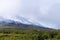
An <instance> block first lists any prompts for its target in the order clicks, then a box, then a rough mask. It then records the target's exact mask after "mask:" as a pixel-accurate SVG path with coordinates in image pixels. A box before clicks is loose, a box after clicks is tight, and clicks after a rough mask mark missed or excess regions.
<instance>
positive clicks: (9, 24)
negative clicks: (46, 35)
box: [0, 17, 49, 29]
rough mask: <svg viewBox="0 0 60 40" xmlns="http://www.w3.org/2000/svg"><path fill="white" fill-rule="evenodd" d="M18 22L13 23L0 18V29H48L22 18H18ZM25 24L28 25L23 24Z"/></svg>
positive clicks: (13, 21)
mask: <svg viewBox="0 0 60 40" xmlns="http://www.w3.org/2000/svg"><path fill="white" fill-rule="evenodd" d="M19 20H20V21H15V20H11V19H4V18H0V28H18V29H49V28H46V27H43V26H41V25H39V26H38V25H36V24H34V23H33V22H30V21H28V20H26V19H25V18H23V17H19ZM24 22H27V23H29V24H25V23H24Z"/></svg>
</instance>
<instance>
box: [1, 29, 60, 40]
mask: <svg viewBox="0 0 60 40" xmlns="http://www.w3.org/2000/svg"><path fill="white" fill-rule="evenodd" d="M0 40H60V31H59V30H19V29H0Z"/></svg>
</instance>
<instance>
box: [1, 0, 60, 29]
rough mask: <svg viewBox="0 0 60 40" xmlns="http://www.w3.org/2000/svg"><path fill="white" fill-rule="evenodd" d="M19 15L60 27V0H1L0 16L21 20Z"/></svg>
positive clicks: (43, 23) (32, 20)
mask: <svg viewBox="0 0 60 40" xmlns="http://www.w3.org/2000/svg"><path fill="white" fill-rule="evenodd" d="M17 16H18V17H24V18H25V19H27V20H28V21H30V22H32V23H36V24H41V25H43V26H45V27H49V28H54V29H60V27H59V26H60V25H59V24H60V19H59V17H60V0H0V17H3V18H6V19H11V20H16V21H19V19H18V18H17ZM23 23H24V22H23ZM26 24H29V23H28V22H27V23H26Z"/></svg>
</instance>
